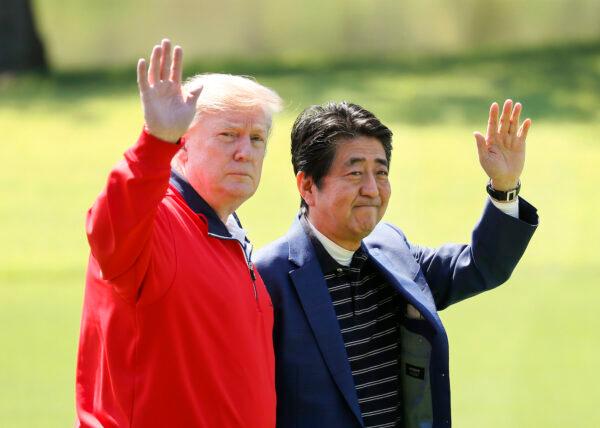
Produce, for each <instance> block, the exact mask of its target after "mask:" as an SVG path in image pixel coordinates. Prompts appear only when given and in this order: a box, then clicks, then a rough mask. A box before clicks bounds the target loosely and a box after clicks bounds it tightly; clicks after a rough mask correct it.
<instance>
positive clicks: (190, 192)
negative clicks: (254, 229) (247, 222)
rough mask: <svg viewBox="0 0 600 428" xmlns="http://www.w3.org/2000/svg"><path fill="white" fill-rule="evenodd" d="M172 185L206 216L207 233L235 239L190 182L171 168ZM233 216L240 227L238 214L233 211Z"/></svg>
mask: <svg viewBox="0 0 600 428" xmlns="http://www.w3.org/2000/svg"><path fill="white" fill-rule="evenodd" d="M169 182H170V183H171V186H173V187H174V188H175V189H176V190H177V191H178V192H179V193H180V194H181V196H182V197H183V199H184V200H185V202H186V203H187V204H188V206H189V207H190V208H191V209H192V210H193V211H194V212H195V213H196V214H201V215H203V216H204V217H205V218H206V221H207V223H208V234H209V235H212V236H216V237H218V238H227V239H235V238H234V237H233V236H232V235H231V233H230V232H229V230H228V229H227V227H226V226H225V225H224V224H223V222H222V221H221V219H220V218H219V216H218V215H217V213H216V212H215V210H213V209H212V207H211V206H210V205H208V202H206V201H205V200H204V199H203V198H202V196H200V195H199V194H198V192H196V191H195V190H194V188H193V187H192V185H191V184H190V183H188V182H187V180H186V179H185V178H183V177H182V176H181V175H180V174H179V173H178V172H176V171H175V170H171V179H170V180H169ZM232 216H233V218H234V219H235V221H236V222H237V224H238V226H239V227H240V229H241V228H242V225H241V223H240V219H239V218H238V216H237V215H236V214H235V213H233V214H232Z"/></svg>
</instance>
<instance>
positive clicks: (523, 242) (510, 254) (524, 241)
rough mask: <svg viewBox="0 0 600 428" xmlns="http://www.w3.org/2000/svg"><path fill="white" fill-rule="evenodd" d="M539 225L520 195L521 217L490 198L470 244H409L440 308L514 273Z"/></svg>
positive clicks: (503, 280) (488, 287)
mask: <svg viewBox="0 0 600 428" xmlns="http://www.w3.org/2000/svg"><path fill="white" fill-rule="evenodd" d="M537 225H538V215H537V210H536V209H535V208H534V207H533V206H532V205H531V204H529V203H528V202H527V201H525V200H524V199H523V198H519V218H514V217H511V216H510V215H507V214H505V213H503V212H502V211H500V210H499V209H498V208H496V207H495V206H494V204H492V203H491V202H490V201H489V200H488V202H487V204H486V206H485V209H484V212H483V215H482V217H481V219H480V220H479V223H478V224H477V225H476V226H475V229H474V230H473V233H472V237H471V243H470V244H468V245H467V244H462V245H460V244H447V245H443V246H441V247H439V248H426V247H420V246H418V245H414V244H409V245H410V249H411V253H412V255H413V257H414V258H415V259H416V260H417V262H418V263H419V265H420V267H421V270H422V272H423V274H424V276H425V279H426V281H427V284H428V285H429V288H430V289H431V292H432V294H433V298H434V300H435V304H436V308H437V309H438V310H442V309H445V308H446V307H448V306H450V305H451V304H453V303H456V302H459V301H461V300H464V299H467V298H469V297H471V296H474V295H476V294H479V293H481V292H483V291H486V290H490V289H492V288H494V287H497V286H498V285H500V284H502V283H503V282H505V281H506V280H508V278H509V277H510V275H511V274H512V272H513V270H514V268H515V267H516V265H517V263H518V262H519V260H520V259H521V256H522V255H523V253H524V252H525V249H526V248H527V245H528V243H529V240H530V239H531V237H532V236H533V233H534V232H535V230H536V228H537Z"/></svg>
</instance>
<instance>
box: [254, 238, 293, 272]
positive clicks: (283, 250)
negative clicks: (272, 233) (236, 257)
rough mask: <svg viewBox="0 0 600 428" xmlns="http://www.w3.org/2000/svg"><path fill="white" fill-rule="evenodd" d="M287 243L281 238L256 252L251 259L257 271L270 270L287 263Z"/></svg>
mask: <svg viewBox="0 0 600 428" xmlns="http://www.w3.org/2000/svg"><path fill="white" fill-rule="evenodd" d="M289 248H290V246H289V241H288V240H287V238H286V237H285V236H284V237H281V238H279V239H277V240H275V241H273V242H271V243H269V244H267V245H265V246H264V247H262V248H261V249H260V250H258V251H257V252H256V253H255V254H254V256H253V257H252V258H253V261H254V263H255V264H256V266H257V267H258V268H259V269H263V270H264V269H271V268H274V267H277V266H278V265H281V264H282V263H283V264H285V265H287V264H288V263H289V260H288V258H289Z"/></svg>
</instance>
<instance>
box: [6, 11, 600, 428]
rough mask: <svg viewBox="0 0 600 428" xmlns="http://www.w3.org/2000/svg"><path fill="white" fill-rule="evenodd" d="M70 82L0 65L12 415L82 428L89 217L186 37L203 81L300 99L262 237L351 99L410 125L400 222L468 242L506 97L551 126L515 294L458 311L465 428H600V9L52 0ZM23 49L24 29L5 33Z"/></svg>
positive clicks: (398, 169) (457, 389)
mask: <svg viewBox="0 0 600 428" xmlns="http://www.w3.org/2000/svg"><path fill="white" fill-rule="evenodd" d="M34 9H35V17H36V21H37V24H38V28H39V30H40V33H41V36H42V39H43V41H44V42H45V44H46V49H47V53H48V57H49V60H50V64H51V69H52V71H51V73H50V74H49V75H46V76H41V75H36V74H24V75H4V76H0V131H1V135H2V139H3V142H2V144H1V145H0V159H1V160H2V164H3V165H2V168H0V180H1V183H2V189H3V190H2V198H0V344H1V346H2V351H1V352H0V426H2V427H63V426H72V424H73V421H74V376H75V356H76V349H77V340H78V333H79V318H80V314H81V305H82V292H83V286H84V272H85V265H86V260H87V255H88V249H87V243H86V239H85V233H84V216H85V212H86V210H87V209H88V207H89V206H90V205H91V204H92V202H93V200H94V198H95V196H96V195H97V194H98V192H99V191H100V190H101V188H102V186H103V185H104V182H105V179H106V175H107V173H108V171H109V169H110V167H111V166H112V165H113V164H114V163H115V162H116V161H117V160H118V159H119V158H120V156H121V153H122V152H123V151H124V150H125V149H126V148H127V147H128V146H129V145H131V144H132V143H133V142H134V141H135V139H136V137H137V135H138V133H139V131H140V129H141V126H142V116H141V111H140V106H139V100H138V97H137V90H136V86H135V71H134V67H135V62H136V60H137V58H138V57H140V56H144V55H147V54H148V52H149V50H150V49H151V46H152V45H153V44H154V43H156V42H158V41H159V40H160V39H161V38H162V37H164V36H169V37H171V38H172V39H173V41H174V42H176V43H179V44H181V45H182V46H183V47H184V50H185V54H186V61H187V62H186V74H187V75H190V74H193V73H197V72H204V71H221V72H233V73H239V74H250V75H253V76H255V77H256V78H257V79H258V80H259V81H260V82H261V83H264V84H266V85H268V86H270V87H272V88H274V89H275V90H277V91H278V92H279V93H280V95H281V96H282V97H283V99H284V100H285V105H286V108H285V110H284V112H283V113H281V114H280V115H279V116H278V117H277V118H276V119H275V122H274V126H275V127H274V132H273V135H272V138H271V140H270V142H269V148H268V154H267V158H266V161H265V167H264V175H263V181H262V183H261V188H260V189H259V191H258V192H257V194H256V195H255V197H254V198H252V199H251V200H250V201H249V202H248V203H246V204H245V205H244V206H243V207H242V209H240V216H241V218H242V220H243V222H244V224H245V226H246V228H247V229H248V230H249V231H250V235H251V237H252V238H253V240H254V242H255V244H256V245H257V246H258V247H260V246H262V245H264V244H266V243H267V242H269V241H271V240H272V239H275V238H276V237H278V236H280V235H281V234H283V233H284V232H285V231H286V230H287V228H288V226H289V225H290V223H291V221H292V217H293V215H294V213H295V212H296V210H297V206H298V196H297V191H296V190H295V185H294V179H293V174H292V170H291V165H290V156H289V131H290V127H291V124H292V122H293V120H294V118H295V116H296V115H297V114H298V113H299V111H300V110H302V109H303V108H304V107H305V106H307V105H309V104H314V103H321V102H325V101H328V100H342V99H345V100H351V101H353V102H356V103H359V104H362V105H364V106H365V107H367V108H369V109H370V110H372V111H373V112H375V113H376V114H377V115H378V116H380V118H382V120H383V121H384V122H385V123H387V124H388V125H389V126H390V127H391V128H392V130H393V131H394V135H395V137H394V153H393V162H392V169H391V180H392V186H393V196H392V200H391V203H390V207H389V209H388V213H387V215H386V220H388V221H391V222H393V223H395V224H398V225H399V226H401V227H402V228H403V230H404V231H405V233H406V234H407V236H408V237H409V239H410V240H412V241H413V242H417V243H420V244H426V245H430V246H435V245H439V244H442V243H444V242H449V241H452V242H462V241H465V240H468V239H469V236H470V231H471V229H472V227H473V225H474V223H475V222H476V221H477V219H478V217H479V215H480V213H481V210H482V208H483V204H484V201H485V198H486V195H485V191H484V186H485V182H486V177H485V176H484V173H483V172H482V170H481V168H480V167H479V164H478V160H477V155H476V148H475V141H474V139H473V137H472V132H473V131H475V130H480V131H484V128H485V124H486V119H487V110H488V107H489V104H490V103H491V102H492V101H494V100H496V101H503V100H504V99H506V98H512V99H515V100H519V101H521V102H522V103H523V104H524V107H525V112H524V114H525V115H526V116H527V117H531V118H532V119H533V127H532V130H531V132H530V134H529V139H528V148H527V150H528V154H527V162H526V166H525V173H524V176H523V177H522V181H523V188H522V195H523V196H524V197H525V198H526V199H528V200H529V201H530V202H532V203H533V204H534V205H535V206H536V207H537V208H538V209H539V214H540V219H541V224H540V227H539V229H538V231H537V232H536V234H535V236H534V237H533V240H532V242H531V245H530V247H529V249H528V251H527V253H526V254H525V257H524V258H523V260H522V262H521V263H520V265H519V266H518V268H517V270H516V271H515V273H514V275H513V277H512V278H511V280H510V281H509V283H508V284H506V285H504V286H502V287H500V288H499V289H497V290H494V291H491V292H489V293H487V294H484V295H481V296H478V297H475V298H473V299H471V300H468V301H466V302H463V303H460V304H458V305H455V306H453V307H451V308H449V309H447V310H445V311H444V312H443V313H442V318H443V320H444V322H445V326H446V328H447V330H448V334H449V338H450V345H451V346H450V349H451V354H450V356H451V359H450V363H451V383H452V403H453V404H452V407H453V419H454V425H455V426H457V427H461V428H462V427H597V426H600V408H599V406H598V402H599V401H600V373H599V372H600V370H598V369H599V368H600V364H599V361H600V358H599V353H600V319H599V317H598V315H597V307H598V304H599V303H600V289H599V288H600V256H599V254H600V222H599V221H598V218H599V216H600V203H599V202H598V196H597V194H596V192H597V191H598V186H599V185H600V172H599V168H598V165H600V141H599V139H598V136H599V135H600V24H599V23H600V2H598V1H596V0H577V1H575V0H570V1H560V0H547V1H542V0H537V1H527V2H516V1H495V0H488V1H477V0H454V1H451V0H447V1H446V0H437V1H433V0H431V1H427V0H422V1H416V0H409V1H403V2H397V1H392V0H381V1H379V0H352V1H341V0H336V1H322V0H321V1H316V0H306V1H304V2H301V3H300V2H292V1H287V0H286V1H284V0H279V1H276V0H262V1H258V0H256V1H242V0H223V1H221V2H219V3H217V2H206V1H192V0H171V1H169V2H167V1H166V0H146V1H143V2H142V1H141V0H128V1H116V0H105V1H102V2H101V1H87V2H81V1H75V0H44V1H41V0H40V1H36V2H34ZM3 42H6V41H3Z"/></svg>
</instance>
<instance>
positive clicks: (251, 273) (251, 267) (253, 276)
mask: <svg viewBox="0 0 600 428" xmlns="http://www.w3.org/2000/svg"><path fill="white" fill-rule="evenodd" d="M248 269H249V270H250V276H251V277H252V281H256V274H255V273H254V265H253V264H252V262H251V261H248Z"/></svg>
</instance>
